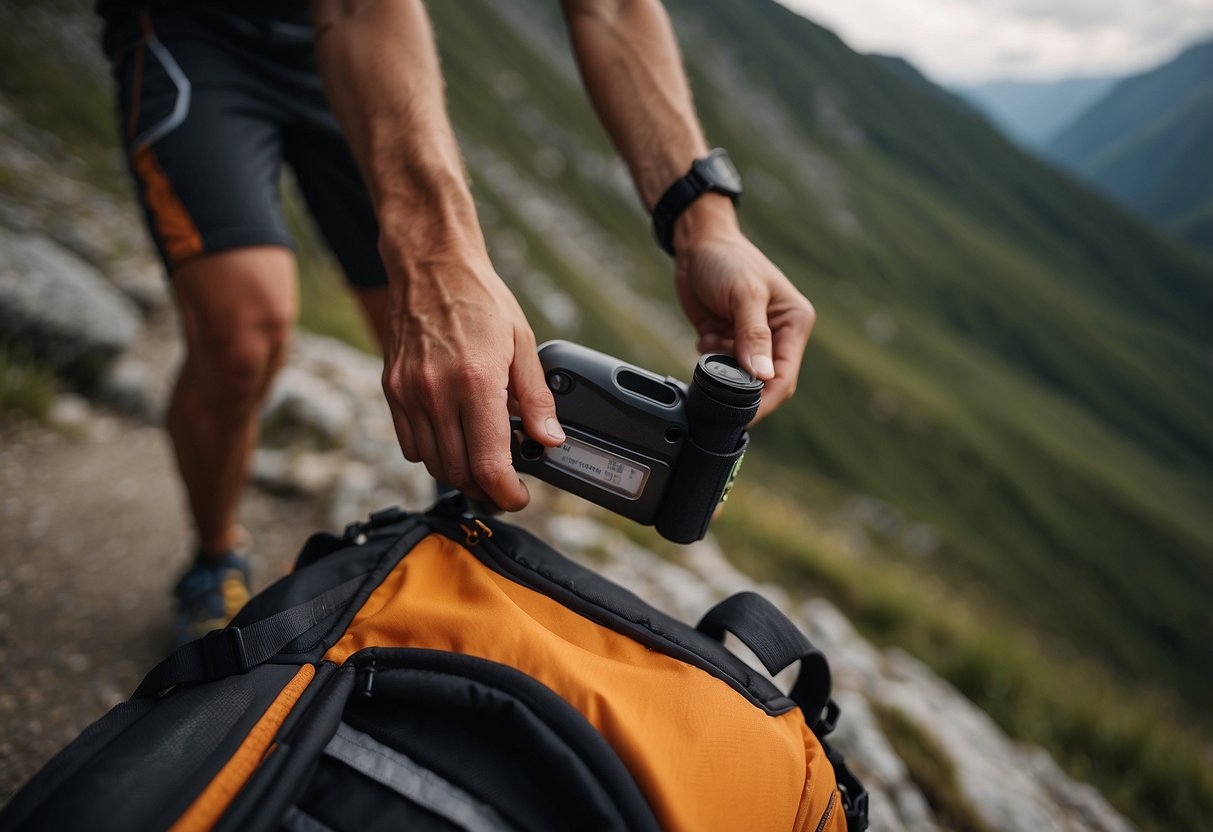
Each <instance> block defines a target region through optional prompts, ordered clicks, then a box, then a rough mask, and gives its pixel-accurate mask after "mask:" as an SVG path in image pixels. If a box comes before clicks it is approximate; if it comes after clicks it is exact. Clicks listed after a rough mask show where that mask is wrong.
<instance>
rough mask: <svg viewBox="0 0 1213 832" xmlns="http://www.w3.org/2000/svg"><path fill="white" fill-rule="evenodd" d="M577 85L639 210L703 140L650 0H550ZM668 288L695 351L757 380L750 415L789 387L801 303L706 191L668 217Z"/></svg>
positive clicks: (802, 316) (802, 321)
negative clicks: (758, 397) (564, 23)
mask: <svg viewBox="0 0 1213 832" xmlns="http://www.w3.org/2000/svg"><path fill="white" fill-rule="evenodd" d="M562 3H563V7H564V12H565V17H566V18H567V20H568V26H569V34H570V36H571V38H572V41H573V48H574V50H575V51H576V53H577V62H578V64H579V66H580V67H581V75H582V78H583V80H584V82H585V86H586V89H587V90H588V91H589V93H590V97H591V99H592V100H593V102H594V107H595V109H596V110H597V111H598V116H599V118H600V119H601V121H602V123H603V125H604V126H605V127H606V129H607V132H608V133H610V135H611V139H612V140H613V141H614V143H615V146H616V147H617V148H618V149H619V152H620V154H621V155H622V156H623V158H624V159H625V160H626V161H627V163H628V167H629V169H630V170H631V172H632V178H633V180H634V181H635V183H636V189H637V191H639V193H640V198H641V200H642V201H643V202H644V206H645V208H646V209H647V210H649V211H650V212H651V211H652V209H653V205H654V204H655V203H656V202H657V200H658V199H660V198H661V195H662V194H663V193H664V192H665V189H666V188H668V187H669V186H670V184H671V183H673V182H674V180H676V179H678V178H679V177H681V176H683V175H684V174H686V172H687V171H688V170H690V168H691V162H692V161H693V160H695V159H697V158H700V157H703V156H705V155H706V154H707V152H708V145H707V143H706V141H705V140H704V137H703V131H702V130H701V129H700V126H699V121H698V119H697V118H696V115H695V108H694V104H693V103H692V100H691V90H690V85H689V84H688V83H687V78H686V74H685V72H684V71H683V68H682V61H681V58H680V55H679V51H678V44H677V41H676V40H675V37H674V31H673V28H672V27H671V26H670V20H669V16H668V15H667V14H666V11H665V8H664V7H663V6H662V5H661V3H660V0H562ZM674 250H675V252H676V255H677V278H676V280H677V289H678V297H679V300H680V301H681V303H682V307H683V310H684V311H685V312H686V314H687V317H688V318H689V319H690V321H691V324H692V325H693V326H694V327H695V329H696V330H697V331H698V333H699V345H698V346H699V350H700V351H701V352H709V351H718V350H722V351H726V352H732V353H733V354H734V355H735V356H736V357H737V359H738V360H739V361H741V363H742V364H743V365H744V366H746V367H747V368H748V369H749V370H750V371H751V372H752V373H754V374H755V375H757V376H758V377H759V378H761V379H763V380H764V381H766V382H767V388H766V390H765V391H764V393H763V398H762V409H761V410H760V411H759V417H760V418H761V417H762V416H763V415H765V414H767V413H769V412H770V411H771V410H772V409H774V408H775V407H778V406H779V404H780V403H782V402H783V401H784V400H786V399H787V398H788V397H789V396H791V395H792V393H793V392H794V391H795V389H796V379H797V376H798V375H799V373H800V361H801V358H802V357H803V355H804V349H805V345H806V344H807V343H808V339H809V334H810V332H811V331H812V328H813V322H814V319H815V313H814V311H813V307H812V305H810V304H809V302H808V301H807V300H806V299H805V298H804V296H803V295H801V294H800V293H799V292H798V291H797V290H796V289H795V287H793V286H792V284H791V283H790V282H789V281H788V279H787V277H785V276H784V274H783V273H782V272H781V271H779V269H778V268H776V267H775V266H774V265H773V264H772V263H771V261H770V260H768V259H767V258H766V257H765V256H764V255H763V254H762V252H760V251H759V250H758V249H757V248H755V247H754V246H753V244H751V243H750V241H749V240H747V239H746V237H745V236H744V235H743V234H742V233H741V230H740V227H739V226H738V224H737V214H736V211H735V210H734V208H733V205H732V202H731V201H730V200H729V198H728V197H726V196H724V195H721V194H716V193H707V194H704V195H703V196H701V197H700V198H699V199H697V200H696V201H695V202H694V203H692V204H691V206H690V207H689V208H688V209H687V210H686V212H685V213H683V214H682V216H681V217H679V219H678V221H677V223H676V224H675V226H674Z"/></svg>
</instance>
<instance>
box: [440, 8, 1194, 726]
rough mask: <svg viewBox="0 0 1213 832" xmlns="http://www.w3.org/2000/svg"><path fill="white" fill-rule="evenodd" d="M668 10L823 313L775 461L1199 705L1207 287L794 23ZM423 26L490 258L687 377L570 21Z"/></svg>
mask: <svg viewBox="0 0 1213 832" xmlns="http://www.w3.org/2000/svg"><path fill="white" fill-rule="evenodd" d="M670 7H671V10H672V13H673V15H674V17H675V20H676V24H677V26H678V28H679V30H680V35H681V38H682V43H683V44H684V49H685V52H686V58H687V62H688V65H689V69H690V72H691V75H692V79H693V83H694V85H695V87H696V90H697V100H698V102H699V106H700V110H701V115H702V117H703V119H704V121H705V124H706V126H707V129H708V134H709V136H710V137H711V140H712V142H713V143H716V144H721V145H724V146H727V147H729V148H730V149H731V151H732V152H733V155H734V157H735V158H736V159H737V160H738V162H739V164H740V166H741V168H742V170H743V172H744V173H745V174H746V176H747V179H748V183H749V187H750V191H749V193H748V194H747V196H746V199H745V205H744V208H743V215H744V219H745V222H746V224H747V227H748V228H749V229H750V230H751V232H752V233H753V235H754V236H755V237H756V238H757V239H758V240H759V241H760V242H761V243H762V245H763V246H764V248H765V249H766V250H767V251H768V252H770V253H771V255H772V256H773V258H774V259H775V260H776V262H778V263H780V264H782V265H783V266H784V267H785V269H786V270H787V271H788V273H789V275H790V276H791V277H792V278H793V279H794V280H796V281H797V282H798V283H799V285H801V286H802V287H803V288H804V290H805V292H806V294H808V295H809V297H810V298H812V299H813V301H814V302H815V304H816V305H817V307H818V309H819V312H820V323H819V326H818V330H817V332H816V334H815V336H814V342H813V346H812V347H811V350H810V353H809V355H808V360H807V365H806V370H805V373H804V376H803V378H802V386H801V392H800V394H799V395H798V397H797V399H796V400H795V401H794V402H793V403H792V404H791V405H789V406H788V407H787V408H785V410H784V411H783V412H781V413H780V414H777V416H776V417H775V418H773V419H772V420H770V422H769V423H768V424H766V425H763V426H762V427H760V428H759V429H758V430H757V431H756V433H755V448H756V456H758V457H760V458H761V457H762V456H763V454H764V453H765V454H766V455H767V456H768V457H769V458H771V459H775V458H778V459H781V460H783V461H784V463H785V464H784V466H783V467H784V471H785V473H786V476H787V477H789V478H790V481H791V482H793V483H795V482H801V481H804V482H808V481H810V480H811V481H819V480H822V479H824V480H826V481H827V482H830V483H833V484H834V485H835V487H836V488H837V491H836V493H838V494H839V497H838V499H839V500H842V499H845V496H843V495H845V494H846V493H848V492H853V491H859V492H861V493H865V494H871V495H875V496H879V497H881V498H883V499H886V500H889V501H890V502H891V503H893V504H894V505H896V506H897V507H898V508H899V509H900V510H901V511H902V512H904V513H906V514H907V515H908V516H910V517H911V518H914V519H916V520H918V521H921V522H926V523H929V524H931V526H932V527H933V528H935V529H937V530H938V533H939V535H940V538H941V541H942V543H941V545H940V547H939V551H938V552H937V555H936V557H935V558H933V559H931V560H930V561H929V562H928V563H927V564H925V565H924V567H923V568H924V569H926V570H929V571H931V572H935V573H938V574H940V575H946V576H948V577H949V578H950V579H960V580H962V581H966V582H967V584H966V585H967V586H969V587H970V588H971V591H975V592H979V593H981V595H982V597H986V596H989V597H991V598H994V599H996V600H997V603H998V604H999V605H1000V607H1001V608H1002V609H1004V610H1005V611H1007V612H1008V613H1009V614H1012V615H1014V616H1016V617H1027V618H1028V619H1029V620H1031V621H1033V622H1035V624H1036V625H1037V626H1040V627H1043V628H1044V629H1046V630H1047V631H1049V632H1053V633H1058V634H1064V636H1065V637H1066V638H1067V639H1072V640H1074V641H1075V642H1076V643H1078V644H1081V645H1083V648H1082V649H1084V650H1088V649H1089V650H1094V651H1096V652H1097V653H1098V654H1100V655H1102V656H1104V657H1105V658H1106V659H1108V660H1109V661H1110V662H1111V663H1112V664H1113V666H1116V667H1119V668H1121V669H1122V670H1124V671H1126V672H1132V673H1134V674H1147V675H1149V676H1150V677H1151V678H1157V679H1159V680H1160V683H1161V684H1165V685H1168V686H1175V687H1178V688H1180V689H1182V690H1184V691H1186V692H1187V693H1188V695H1189V696H1190V697H1191V701H1192V702H1193V703H1194V704H1195V703H1198V702H1199V703H1202V704H1203V703H1207V702H1208V701H1209V700H1208V691H1207V689H1206V686H1205V685H1204V684H1203V682H1202V681H1201V680H1202V679H1203V678H1204V676H1205V674H1207V673H1208V672H1209V671H1210V670H1213V661H1211V659H1210V657H1209V656H1207V655H1206V654H1205V651H1204V650H1203V648H1202V646H1201V645H1202V644H1203V643H1207V639H1208V637H1209V635H1210V634H1213V615H1211V614H1210V611H1209V608H1208V606H1207V604H1206V603H1205V600H1204V598H1203V597H1202V594H1201V593H1199V592H1196V591H1194V589H1193V588H1194V587H1196V586H1200V585H1208V584H1209V582H1211V581H1213V558H1210V556H1209V552H1211V551H1213V522H1211V521H1210V520H1209V519H1208V518H1206V517H1205V516H1204V514H1205V512H1204V511H1203V508H1202V507H1203V506H1205V505H1207V504H1208V503H1209V502H1211V501H1213V484H1211V483H1210V481H1209V477H1208V470H1209V468H1208V466H1209V464H1210V463H1213V387H1211V386H1210V385H1209V380H1210V367H1209V363H1208V361H1207V354H1208V331H1207V322H1208V316H1209V310H1210V309H1211V308H1213V273H1211V271H1210V269H1209V267H1208V266H1207V265H1204V264H1202V263H1200V262H1199V261H1198V260H1196V259H1194V258H1193V257H1191V256H1190V255H1188V254H1186V253H1185V252H1184V251H1182V250H1180V249H1178V248H1175V247H1173V246H1172V245H1170V244H1169V243H1167V242H1166V241H1165V240H1163V239H1160V238H1158V237H1157V236H1155V235H1154V234H1152V233H1151V232H1150V231H1149V230H1147V229H1145V228H1143V227H1142V226H1141V225H1140V224H1138V223H1137V222H1135V221H1133V220H1131V219H1130V218H1128V217H1126V216H1125V215H1123V214H1120V213H1118V212H1117V211H1116V210H1114V209H1112V208H1109V207H1108V206H1107V205H1106V204H1105V203H1104V202H1103V201H1101V200H1100V199H1098V198H1097V197H1095V196H1093V195H1091V194H1089V193H1087V192H1086V191H1084V190H1082V189H1080V188H1079V187H1077V186H1075V185H1073V184H1072V183H1071V182H1069V181H1068V180H1067V179H1066V178H1065V177H1063V176H1061V175H1059V174H1057V173H1055V172H1053V171H1052V170H1051V169H1049V168H1048V167H1046V166H1044V165H1042V164H1040V163H1039V162H1037V161H1035V160H1033V159H1031V158H1029V157H1027V156H1026V155H1024V154H1023V153H1021V152H1020V151H1018V150H1017V149H1016V148H1014V147H1013V146H1011V145H1010V144H1009V143H1007V142H1006V141H1005V140H1004V139H1002V138H1001V137H1000V136H999V135H998V134H997V133H996V132H995V131H994V130H992V129H991V128H990V127H989V125H988V124H987V123H986V122H985V120H984V119H983V118H981V117H980V116H978V115H976V114H974V113H973V112H971V111H970V110H969V109H968V108H967V107H966V106H965V105H963V104H962V103H960V102H958V101H955V100H954V99H952V98H951V97H949V96H946V95H941V94H939V93H938V91H937V90H926V89H923V88H922V85H921V84H919V83H915V82H912V81H909V80H906V79H904V78H903V77H900V76H899V75H898V74H896V73H894V72H892V71H890V70H889V69H888V68H887V67H886V66H884V65H882V64H881V63H880V62H878V61H875V60H872V59H869V58H865V57H862V56H859V55H856V54H855V53H854V52H852V51H851V50H850V49H849V48H847V47H846V46H845V45H844V44H843V43H842V42H841V41H840V40H838V38H836V37H835V36H834V35H832V34H831V33H829V32H827V31H825V30H823V29H820V28H819V27H817V26H815V25H813V24H811V23H809V22H808V21H806V20H804V19H802V18H800V17H798V16H796V15H794V14H792V13H790V12H788V11H786V10H785V9H783V8H782V7H779V6H777V5H776V4H774V3H767V2H763V3H755V4H746V5H745V7H744V8H742V7H738V6H735V5H733V4H729V3H725V2H723V0H717V2H711V3H698V4H690V3H684V2H673V3H670ZM431 11H432V13H433V14H434V16H435V26H436V29H437V32H438V35H439V40H440V45H441V47H442V51H443V56H444V65H445V68H446V72H447V81H448V85H449V90H450V106H451V110H452V114H453V117H454V119H455V121H456V124H457V127H458V129H459V132H460V136H461V140H462V141H463V143H464V146H465V148H466V149H467V155H468V162H469V167H470V170H471V173H472V176H473V179H474V181H475V185H476V193H477V197H478V199H479V200H480V201H481V203H482V206H483V208H484V215H485V218H486V226H487V230H488V236H489V240H490V244H491V246H492V247H493V250H494V256H495V258H496V262H497V264H498V266H499V268H500V269H501V271H502V273H503V275H505V276H506V277H507V279H509V280H510V281H511V282H512V283H513V285H514V286H515V287H516V289H517V290H518V292H519V294H520V296H521V298H522V301H523V303H524V305H525V306H526V307H527V309H528V311H529V312H530V313H531V314H532V318H533V321H534V323H535V325H536V329H537V330H538V332H539V334H540V336H541V337H554V336H556V335H563V336H565V337H574V338H580V339H582V340H584V341H586V342H588V343H590V344H592V345H595V346H597V347H599V348H602V349H606V350H608V351H610V350H613V351H615V352H616V353H617V354H620V355H622V356H623V357H625V358H628V359H630V360H634V361H638V362H640V363H645V364H649V365H651V366H654V368H656V369H660V370H662V371H665V372H672V373H677V374H680V375H681V374H685V373H686V367H689V366H690V364H689V359H688V352H689V346H690V343H691V339H690V338H689V335H688V333H687V330H686V328H685V325H684V324H682V323H680V322H679V320H678V313H677V311H676V306H675V305H674V300H673V297H672V292H671V291H670V266H669V264H668V261H666V260H665V259H664V258H663V256H662V255H661V254H660V253H659V252H658V251H657V250H656V249H655V248H654V247H653V245H652V243H651V241H650V238H649V232H648V229H647V227H646V223H645V220H644V218H643V216H641V214H640V212H639V210H638V209H637V207H636V204H635V199H634V196H633V195H632V193H631V189H630V187H629V185H628V183H627V181H626V178H625V177H624V176H623V174H622V172H621V171H620V170H619V168H618V165H617V163H616V162H615V161H614V159H613V157H612V155H611V151H610V148H609V145H608V144H607V142H606V139H605V137H604V136H603V134H602V132H601V129H600V128H599V127H597V125H596V123H595V121H594V119H593V116H592V113H591V110H590V108H589V105H588V104H587V103H586V101H585V98H584V94H583V93H582V92H581V90H580V88H579V84H578V83H577V80H576V70H575V67H574V66H573V64H572V61H571V59H570V57H569V55H568V50H567V45H566V43H565V39H564V35H563V31H562V24H561V22H560V21H559V19H558V12H557V11H555V10H553V9H551V8H549V7H548V6H547V5H546V4H544V3H541V2H536V0H530V2H516V3H510V4H499V5H495V6H493V7H491V8H490V7H489V6H488V5H482V4H479V3H465V4H436V5H435V6H434V8H432V10H431ZM486 19H494V20H495V23H494V25H492V26H486V25H485V22H484V21H485V20H486ZM789 487H792V488H800V487H801V486H798V485H790V486H789ZM819 508H821V509H828V506H821V507H819ZM1143 552H1149V553H1150V556H1149V558H1148V559H1145V558H1143V557H1142V553H1143ZM1164 680H1165V681H1164Z"/></svg>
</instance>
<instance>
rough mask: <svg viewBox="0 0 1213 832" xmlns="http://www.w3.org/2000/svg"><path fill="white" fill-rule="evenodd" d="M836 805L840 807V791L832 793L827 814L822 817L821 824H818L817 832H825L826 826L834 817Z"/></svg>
mask: <svg viewBox="0 0 1213 832" xmlns="http://www.w3.org/2000/svg"><path fill="white" fill-rule="evenodd" d="M836 805H838V789H834V791H832V792H830V802H829V803H827V804H826V813H825V814H824V815H822V816H821V822H820V823H818V824H817V832H825V828H826V824H827V823H829V822H830V818H831V817H833V815H834V807H835V806H836Z"/></svg>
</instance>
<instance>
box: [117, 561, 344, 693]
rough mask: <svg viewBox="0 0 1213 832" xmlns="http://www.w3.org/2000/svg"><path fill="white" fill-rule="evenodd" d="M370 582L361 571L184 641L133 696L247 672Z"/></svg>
mask: <svg viewBox="0 0 1213 832" xmlns="http://www.w3.org/2000/svg"><path fill="white" fill-rule="evenodd" d="M365 580H366V576H365V575H359V576H358V577H356V578H351V579H350V580H348V581H346V582H345V583H343V584H339V585H338V586H335V587H333V588H332V589H330V590H328V591H327V592H325V593H324V594H322V595H318V596H316V597H315V598H313V599H312V600H310V601H304V602H303V603H302V604H296V605H295V606H293V607H288V608H287V609H285V610H282V611H281V612H277V613H275V614H273V615H271V616H270V617H269V618H263V619H261V620H260V621H258V622H256V623H255V624H250V625H248V626H247V627H227V628H226V629H223V630H211V631H210V632H209V633H207V634H206V635H204V636H203V637H202V638H200V639H195V640H194V641H191V642H189V643H188V644H183V645H182V646H180V647H178V648H177V649H176V650H174V651H173V652H172V653H170V654H169V655H168V657H167V658H165V659H164V660H163V661H161V662H160V664H158V665H156V666H155V667H153V668H152V670H151V672H150V673H148V674H147V676H146V677H144V679H143V681H142V682H141V683H140V684H139V687H138V688H137V689H136V690H135V693H134V694H133V695H132V696H131V698H132V699H140V698H142V697H145V696H152V695H154V694H158V693H160V692H161V691H163V690H167V689H168V688H171V687H175V686H176V685H183V684H186V683H187V682H209V681H213V680H215V679H222V678H224V677H226V676H232V675H234V674H236V673H245V672H247V671H248V670H250V669H251V668H253V667H256V666H257V665H259V664H261V663H263V662H265V661H266V660H267V659H270V658H272V657H273V656H274V655H276V654H277V653H278V652H280V651H281V650H282V648H283V647H286V646H287V645H288V644H290V643H291V642H292V641H294V640H295V639H297V638H299V636H301V635H303V634H304V633H306V632H307V631H308V630H310V629H311V628H312V627H315V626H316V625H317V624H319V623H320V622H321V621H323V620H324V619H326V618H328V617H329V616H330V615H331V614H333V613H334V612H336V611H337V610H338V609H339V608H340V607H341V606H342V605H344V604H345V603H346V602H347V601H349V600H350V599H351V598H353V597H354V595H355V594H356V593H357V592H358V589H359V587H361V586H362V584H363V583H364V582H365Z"/></svg>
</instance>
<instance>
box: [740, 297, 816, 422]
mask: <svg viewBox="0 0 1213 832" xmlns="http://www.w3.org/2000/svg"><path fill="white" fill-rule="evenodd" d="M816 319H817V313H816V312H815V311H814V309H813V306H812V304H810V303H809V302H808V301H807V300H805V298H804V297H803V296H801V295H800V294H799V293H796V294H795V296H794V297H792V298H790V300H789V301H788V303H787V306H786V308H784V309H780V310H778V311H776V312H775V314H774V315H773V316H772V320H771V327H772V331H773V333H774V337H773V348H774V349H773V351H774V355H775V360H774V365H775V373H774V377H773V378H772V379H771V380H770V381H768V382H767V384H766V388H765V389H764V390H763V391H762V404H761V405H760V406H759V408H758V414H757V416H755V418H754V421H755V422H757V421H758V420H760V419H762V418H763V417H764V416H766V415H767V414H769V413H771V412H772V411H773V410H775V409H776V408H777V407H779V406H780V405H781V404H783V403H784V402H785V401H787V400H788V399H789V398H791V397H792V394H794V393H795V392H796V383H797V381H798V380H799V378H800V364H801V361H802V360H803V358H804V351H805V347H806V346H807V345H808V343H809V336H810V335H811V334H812V332H813V324H814V322H815V321H816Z"/></svg>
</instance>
